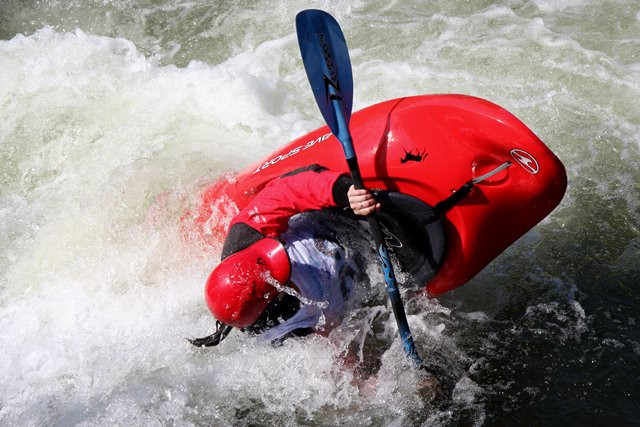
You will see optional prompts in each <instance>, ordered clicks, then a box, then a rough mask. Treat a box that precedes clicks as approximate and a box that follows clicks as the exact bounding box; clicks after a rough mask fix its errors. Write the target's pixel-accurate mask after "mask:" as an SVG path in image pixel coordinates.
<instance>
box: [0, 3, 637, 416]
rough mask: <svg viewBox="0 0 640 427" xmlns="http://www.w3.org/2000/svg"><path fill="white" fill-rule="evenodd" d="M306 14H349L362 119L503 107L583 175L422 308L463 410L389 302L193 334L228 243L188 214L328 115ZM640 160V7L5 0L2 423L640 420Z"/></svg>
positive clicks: (419, 327) (0, 6)
mask: <svg viewBox="0 0 640 427" xmlns="http://www.w3.org/2000/svg"><path fill="white" fill-rule="evenodd" d="M308 7H315V8H320V9H324V10H327V11H328V12H330V13H331V14H332V15H334V16H335V17H336V18H337V20H338V21H339V22H340V24H341V25H342V28H343V30H344V33H345V36H346V38H347V41H348V44H349V47H350V50H351V56H352V62H353V67H354V82H355V96H354V98H355V99H354V109H355V110H357V109H360V108H363V107H365V106H367V105H370V104H372V103H375V102H379V101H383V100H386V99H390V98H395V97H401V96H407V95H417V94H428V93H463V94H469V95H475V96H479V97H483V98H486V99H488V100H490V101H492V102H495V103H497V104H499V105H501V106H503V107H505V108H506V109H508V110H510V111H511V112H512V113H514V114H515V115H516V116H518V117H519V118H520V119H521V120H522V121H523V122H525V123H526V124H527V125H528V126H529V127H530V128H531V129H532V130H533V131H534V132H535V133H536V134H537V135H538V136H539V137H540V138H541V139H542V140H543V141H545V142H546V144H547V145H548V146H549V147H550V148H551V149H552V150H553V151H554V152H555V153H556V154H557V156H558V157H559V158H560V159H561V160H562V161H563V163H564V164H565V166H566V168H567V174H568V179H569V187H568V190H567V194H566V196H565V198H564V200H563V201H562V203H561V204H560V206H559V207H558V208H557V209H556V210H555V211H554V212H553V213H552V214H551V215H550V216H549V217H548V218H547V219H545V220H544V221H543V222H542V223H540V224H539V225H538V226H537V227H535V228H534V229H533V230H531V231H530V232H529V233H527V234H526V235H525V236H523V237H522V238H521V239H520V240H518V241H517V242H516V243H515V244H514V245H512V246H511V247H510V248H509V249H508V250H507V251H505V252H504V253H503V254H502V255H501V256H500V257H498V258H497V259H496V260H495V261H494V262H493V263H491V264H490V265H489V266H488V267H487V268H486V269H485V270H484V271H483V272H481V273H480V274H479V275H478V276H476V277H475V278H474V279H473V280H471V281H470V282H469V283H468V284H467V285H466V286H464V287H462V288H459V289H457V290H455V291H454V292H451V293H449V294H447V295H444V296H442V297H440V298H438V299H434V300H429V299H427V298H425V297H424V296H414V297H412V298H411V299H410V300H409V301H407V303H406V304H407V309H408V312H409V314H410V316H409V321H410V324H411V327H412V330H413V334H414V337H415V338H416V342H417V346H418V348H419V349H420V352H421V353H422V355H423V357H424V358H425V359H429V360H430V361H431V362H432V363H433V364H434V365H437V366H439V367H440V368H441V369H442V371H443V375H444V377H446V379H447V380H446V382H448V384H449V395H448V397H447V399H444V400H432V399H430V398H429V397H428V396H426V395H425V393H424V392H423V390H422V388H421V386H420V384H421V383H420V378H418V377H417V376H416V374H415V372H414V371H413V370H412V368H411V367H410V366H409V365H408V364H407V362H406V361H405V359H404V356H403V354H402V349H401V345H400V343H399V342H398V339H393V337H394V323H393V320H392V319H389V310H388V309H387V308H386V307H384V306H383V305H382V304H383V301H382V299H381V298H380V299H379V303H378V304H371V305H370V306H368V307H364V308H363V309H361V310H360V312H359V313H358V314H357V316H355V317H354V318H353V319H350V321H349V322H346V323H345V325H344V326H343V327H341V328H338V330H336V331H335V333H334V334H332V335H331V336H329V337H320V336H313V337H308V338H302V339H293V340H288V341H286V342H285V343H284V344H283V345H281V346H278V347H272V346H265V345H259V344H257V343H256V342H255V340H253V339H251V338H249V337H246V336H243V335H242V334H239V333H234V334H232V335H231V336H230V337H229V338H227V340H226V341H224V342H223V343H222V345H220V346H219V347H216V348H213V349H207V350H202V349H196V348H193V347H191V346H190V345H189V344H188V343H187V342H186V341H185V339H184V338H185V337H188V336H201V335H206V334H208V333H210V332H211V330H212V326H213V325H212V318H211V316H210V315H209V313H208V310H207V308H206V306H205V304H204V301H203V296H202V294H203V284H204V281H205V279H206V277H207V274H208V273H209V271H210V270H211V268H213V267H214V266H215V264H216V261H217V257H218V255H219V253H218V252H216V250H219V249H216V250H213V251H212V250H209V251H206V250H203V248H202V247H201V246H199V245H198V244H195V243H193V242H189V241H185V240H184V239H183V238H182V237H181V233H180V229H179V223H180V217H181V215H182V214H183V213H184V212H185V211H186V210H188V209H191V208H193V206H194V205H195V203H196V202H197V195H198V191H199V190H200V189H201V188H202V186H203V185H205V184H206V183H207V182H211V181H212V180H214V179H215V178H216V177H218V176H220V175H221V174H223V173H226V172H234V171H239V170H241V169H243V168H244V167H246V166H247V165H249V164H250V163H252V162H254V161H256V160H258V159H259V158H260V157H262V156H264V155H266V154H268V153H270V152H271V151H273V150H274V149H276V148H277V147H279V146H281V145H283V144H284V143H286V142H288V141H290V140H292V139H294V138H295V137H298V136H300V135H302V134H304V133H306V132H308V131H310V130H312V129H315V128H316V127H319V126H320V125H322V124H323V123H322V121H321V120H322V119H321V117H320V115H319V113H318V111H317V107H316V106H315V103H314V101H313V98H312V96H311V91H310V89H309V87H308V83H307V80H306V76H305V74H304V70H303V67H302V63H301V60H300V58H299V52H298V46H297V42H296V38H295V28H294V18H295V15H296V13H297V12H299V11H300V10H301V9H304V8H308ZM639 166H640V3H639V2H637V1H636V0H626V1H625V0H617V1H614V0H608V1H602V0H572V1H569V0H558V1H555V0H548V1H547V0H504V1H481V0H478V1H462V0H459V1H444V0H442V1H432V2H422V1H401V0H397V1H379V0H374V1H335V2H334V1H315V2H298V1H293V0H280V1H271V0H269V1H266V0H262V1H211V0H210V1H206V2H199V1H181V0H137V1H136V0H130V1H127V0H86V1H84V0H67V1H65V0H58V1H56V0H51V1H34V0H25V1H18V0H0V330H1V331H2V333H1V334H0V378H1V379H2V386H1V387H0V425H77V424H80V425H96V424H116V425H255V424H265V425H272V424H273V425H297V424H304V425H325V424H330V425H353V424H360V425H514V424H524V425H530V424H534V425H633V424H635V425H639V424H640V421H639V420H640V362H639V360H640V331H639V328H640V326H639V324H640V290H639V285H640V196H639V195H640V169H639ZM371 264H372V266H371V269H370V270H371V271H370V274H371V277H372V279H373V280H374V281H375V280H378V279H379V275H378V272H377V269H376V268H375V265H374V262H373V260H371ZM373 300H374V302H375V301H376V299H375V298H374V299H373ZM368 328H371V329H372V330H373V332H372V334H369V336H370V337H373V336H377V338H376V339H377V341H375V340H374V344H373V345H371V344H363V343H364V341H363V340H362V337H363V336H365V335H366V332H367V330H368ZM354 342H355V343H356V344H357V345H360V344H363V351H362V357H363V359H369V362H368V363H370V364H371V365H377V366H376V369H378V368H379V369H378V371H377V373H376V374H375V375H374V376H373V377H372V378H371V379H370V381H369V382H368V383H367V385H365V386H364V387H363V386H358V383H357V381H355V379H354V373H353V371H352V370H350V369H349V368H348V367H346V366H344V363H342V362H341V360H342V358H341V354H342V352H343V350H344V347H345V346H347V345H349V343H354Z"/></svg>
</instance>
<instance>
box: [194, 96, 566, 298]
mask: <svg viewBox="0 0 640 427" xmlns="http://www.w3.org/2000/svg"><path fill="white" fill-rule="evenodd" d="M350 129H351V134H352V137H353V142H354V147H355V151H356V154H357V157H358V160H359V163H360V169H361V172H362V177H363V180H364V183H365V185H366V186H367V188H370V189H379V190H386V191H390V192H398V193H402V194H405V195H408V196H411V197H412V198H416V199H419V200H420V201H422V202H423V203H424V204H426V205H428V206H436V205H438V203H439V202H442V201H444V200H446V199H448V198H449V197H450V196H451V195H452V194H453V193H454V192H455V191H456V190H458V189H460V187H461V186H462V185H463V184H465V183H466V182H468V181H470V180H472V179H474V178H478V177H480V176H482V175H484V174H486V173H488V172H491V171H494V170H495V169H496V168H498V167H499V166H501V165H504V164H505V163H507V162H509V166H508V167H506V169H504V170H502V171H500V172H498V173H497V174H495V175H493V176H491V177H490V178H488V179H486V180H484V181H482V182H479V183H477V184H476V185H475V186H474V187H473V189H472V190H471V192H470V193H469V195H468V196H466V197H464V198H462V200H460V201H459V202H458V203H456V204H454V205H453V206H451V207H449V208H448V209H446V210H444V211H441V212H438V214H439V219H440V220H441V222H442V227H443V230H444V234H445V238H446V249H445V251H444V257H443V259H442V262H441V263H440V265H439V268H438V269H437V272H435V274H434V275H433V277H430V278H429V280H428V281H427V282H426V283H424V285H425V286H426V289H427V290H428V292H429V293H430V294H433V295H437V294H441V293H443V292H446V291H448V290H451V289H454V288H456V287H458V286H460V285H462V284H464V283H466V282H467V281H468V280H469V279H471V278H472V277H473V276H474V275H476V274H477V273H478V272H479V271H480V270H481V269H482V268H484V267H485V266H486V265H487V264H488V263H489V262H491V261H492V260H493V259H494V258H495V257H496V256H498V255H499V254H500V253H501V252H502V251H504V250H505V249H506V248H507V247H508V246H509V245H510V244H512V243H513V242H514V241H515V240H516V239H518V238H519V237H520V236H522V235H523V234H524V233H526V232H527V231H528V230H530V229H531V228H532V227H533V226H535V225H536V224H537V223H538V222H540V221H541V220H542V219H543V218H544V217H546V216H547V215H548V214H549V213H550V212H551V211H552V210H553V209H554V208H555V207H556V206H557V205H558V203H560V201H561V199H562V197H563V195H564V192H565V190H566V185H567V177H566V172H565V169H564V166H563V165H562V163H561V162H560V160H559V159H558V158H557V157H556V156H555V155H554V154H553V153H552V152H551V150H549V148H548V147H547V146H546V145H545V144H544V143H543V142H542V141H541V140H540V139H539V138H538V137H537V136H536V135H535V134H534V133H533V132H532V131H531V130H529V129H528V128H527V127H526V126H525V125H524V124H523V123H522V122H521V121H520V120H518V119H517V118H516V117H515V116H513V115H512V114H511V113H509V112H508V111H507V110H505V109H503V108H501V107H499V106H497V105H495V104H493V103H491V102H489V101H486V100H483V99H480V98H474V97H470V96H464V95H425V96H415V97H408V98H400V99H394V100H390V101H385V102H382V103H379V104H376V105H373V106H370V107H368V108H365V109H363V110H361V111H358V112H356V113H354V114H353V115H352V117H351V124H350ZM313 163H318V164H321V165H323V166H325V167H327V168H329V169H331V170H335V171H343V172H345V173H348V168H347V165H346V161H345V159H344V155H343V152H342V147H341V145H340V143H339V141H338V140H337V139H336V138H335V137H334V136H333V135H332V134H331V133H330V131H329V129H328V128H327V127H326V126H324V127H321V128H319V129H317V130H315V131H313V132H310V133H309V134H307V135H305V136H302V137H300V138H298V139H296V140H294V141H292V142H291V143H289V144H287V145H285V146H284V147H282V148H281V149H279V150H277V151H276V152H274V153H272V154H270V155H269V156H267V157H266V158H264V159H261V160H259V161H257V162H256V163H254V164H253V165H251V166H249V167H248V168H246V169H245V170H243V171H242V172H240V173H238V174H237V175H235V176H228V177H225V178H224V179H221V180H219V181H218V182H216V183H214V184H213V185H212V186H210V187H209V188H207V189H206V190H205V191H204V193H203V195H202V204H201V206H200V208H199V210H198V212H197V214H196V216H195V223H196V225H198V226H200V227H202V228H203V229H204V230H205V233H207V234H209V235H210V236H215V237H216V238H221V237H222V236H224V235H225V233H226V231H227V230H226V228H227V226H228V222H229V221H230V219H231V217H232V216H233V215H234V214H235V213H236V212H237V211H238V210H239V209H242V208H243V207H244V206H246V204H247V203H248V201H249V200H251V198H252V197H253V196H254V195H255V194H256V193H257V192H259V191H260V190H261V189H262V188H263V187H264V185H265V184H266V183H267V182H269V181H270V180H272V179H274V178H276V177H278V176H280V175H282V174H284V173H286V172H288V171H291V170H293V169H296V168H299V167H301V166H305V165H309V164H313ZM383 209H384V207H383Z"/></svg>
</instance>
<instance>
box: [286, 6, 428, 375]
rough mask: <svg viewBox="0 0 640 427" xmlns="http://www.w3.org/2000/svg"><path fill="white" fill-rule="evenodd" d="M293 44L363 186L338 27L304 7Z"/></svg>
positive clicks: (373, 221) (387, 276)
mask: <svg viewBox="0 0 640 427" xmlns="http://www.w3.org/2000/svg"><path fill="white" fill-rule="evenodd" d="M296 29H297V32H298V43H299V44H300V52H301V54H302V62H303V63H304V68H305V70H306V72H307V77H308V78H309V83H310V84H311V89H312V90H313V96H314V97H315V98H316V102H317V103H318V107H319V108H320V112H321V113H322V116H323V117H324V120H325V121H326V122H327V125H328V126H329V129H331V132H333V134H334V135H335V136H336V137H337V138H338V140H339V141H340V143H341V144H342V148H343V150H344V155H345V158H346V159H347V165H348V166H349V171H350V172H351V177H352V178H353V182H354V187H355V188H356V189H363V188H365V187H364V183H363V181H362V175H361V174H360V167H359V166H358V159H357V157H356V152H355V150H354V148H353V141H352V139H351V133H350V132H349V121H350V119H351V107H352V104H353V77H352V75H351V60H350V59H349V50H348V49H347V43H346V41H345V39H344V35H343V34H342V30H341V29H340V26H339V25H338V23H337V22H336V20H335V19H333V17H332V16H331V15H329V14H328V13H326V12H323V11H321V10H314V9H309V10H303V11H302V12H300V13H299V14H298V16H296ZM367 221H368V222H369V227H370V228H371V232H372V233H373V237H374V239H375V242H376V247H377V252H378V257H379V259H380V263H381V264H382V270H383V272H384V280H385V282H386V284H387V293H388V295H389V300H390V301H391V306H392V307H393V314H394V316H395V318H396V323H397V324H398V331H399V333H400V337H401V338H402V344H403V346H404V350H405V352H406V353H407V356H409V357H410V358H411V360H413V361H414V362H415V363H416V364H418V365H421V364H422V359H420V356H419V355H418V351H417V350H416V346H415V344H414V342H413V337H412V336H411V331H410V330H409V324H408V323H407V316H406V314H405V312H404V306H403V305H402V299H401V298H400V291H399V290H398V284H397V283H396V276H395V274H394V272H393V266H392V264H391V260H390V259H389V253H388V251H387V245H386V243H385V240H384V236H383V234H382V230H381V229H380V224H379V223H378V218H377V217H376V215H375V214H372V215H369V216H368V217H367Z"/></svg>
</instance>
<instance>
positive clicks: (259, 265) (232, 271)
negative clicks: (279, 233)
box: [205, 238, 291, 328]
mask: <svg viewBox="0 0 640 427" xmlns="http://www.w3.org/2000/svg"><path fill="white" fill-rule="evenodd" d="M290 274H291V264H290V262H289V256H288V255H287V252H286V250H285V249H284V246H282V243H280V242H279V241H277V240H275V239H271V238H264V239H261V240H258V241H257V242H256V243H254V244H252V245H251V246H249V247H248V248H246V249H243V250H241V251H240V252H237V253H235V254H233V255H231V256H229V257H228V258H225V259H224V261H222V262H221V263H220V265H218V266H217V267H216V268H215V269H214V270H213V271H212V272H211V275H210V276H209V279H208V280H207V285H206V287H205V300H206V301H207V306H209V310H211V313H212V314H213V316H214V317H215V318H216V319H218V320H219V321H220V322H222V323H224V324H226V325H230V326H235V327H237V328H244V327H247V326H251V325H252V324H254V323H255V322H256V320H258V317H260V314H261V313H262V311H263V310H264V309H265V308H266V307H267V305H268V304H269V302H271V300H272V299H274V298H275V297H276V295H278V294H279V291H278V290H277V289H276V288H275V287H274V286H273V285H271V284H269V283H268V282H267V279H268V277H269V276H271V277H272V278H274V279H275V280H277V281H278V282H279V283H280V284H282V285H285V284H286V283H287V282H288V281H289V276H290Z"/></svg>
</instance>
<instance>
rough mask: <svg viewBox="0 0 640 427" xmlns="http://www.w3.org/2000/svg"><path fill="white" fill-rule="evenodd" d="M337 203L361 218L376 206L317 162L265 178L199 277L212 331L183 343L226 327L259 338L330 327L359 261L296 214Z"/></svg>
mask: <svg viewBox="0 0 640 427" xmlns="http://www.w3.org/2000/svg"><path fill="white" fill-rule="evenodd" d="M340 207H342V208H344V209H348V208H350V209H351V210H352V211H353V212H354V213H355V214H356V215H362V216H366V215H369V214H371V213H373V211H374V210H376V209H379V207H380V204H379V203H377V202H376V200H375V199H374V197H373V196H372V195H371V193H370V192H369V191H367V190H356V189H355V188H354V187H353V181H352V179H351V178H350V177H349V176H348V175H344V174H342V173H337V172H333V171H330V170H328V169H327V168H325V167H322V166H320V165H311V166H307V167H304V168H300V169H296V170H294V171H291V172H289V173H286V174H284V175H282V176H281V177H279V178H276V179H274V180H272V181H270V182H269V183H268V184H267V185H266V186H265V187H264V188H263V189H262V190H261V191H260V192H259V193H258V194H257V195H256V196H255V197H254V198H253V199H252V200H251V202H250V203H249V204H248V205H247V206H246V207H244V208H243V209H242V210H241V211H240V212H239V213H238V214H237V215H236V216H235V217H234V218H233V220H232V221H231V223H230V226H229V232H228V234H227V237H226V239H225V241H224V245H223V248H222V254H221V263H220V264H219V265H218V266H217V267H216V268H215V269H214V270H213V272H212V273H211V275H210V276H209V278H208V280H207V283H206V287H205V299H206V303H207V305H208V307H209V310H210V311H211V313H212V314H213V316H214V317H215V318H216V320H217V327H216V332H215V333H214V334H212V335H210V336H208V337H204V338H198V339H194V340H190V341H191V343H192V344H194V345H196V346H212V345H217V344H218V343H219V342H220V341H221V340H222V339H223V338H224V337H225V336H226V335H227V334H228V333H229V332H230V331H231V329H232V328H234V327H235V328H240V329H243V330H248V331H250V332H254V333H259V334H260V336H261V338H262V339H264V340H267V341H275V340H279V339H283V338H285V337H287V336H290V335H295V336H299V335H305V334H307V333H310V332H313V331H317V332H325V333H326V332H328V331H329V330H331V328H332V327H334V326H335V325H336V324H337V323H338V322H339V321H340V320H341V318H342V317H343V315H344V314H345V312H346V310H347V308H348V305H349V303H350V301H351V300H352V296H353V292H352V290H353V289H354V286H355V283H354V281H355V282H357V281H358V280H366V275H365V274H364V259H363V257H362V256H361V255H360V254H358V253H354V252H353V251H349V250H348V249H347V248H345V247H343V246H342V245H341V244H340V243H339V242H338V241H337V239H332V238H331V237H330V236H329V234H327V232H326V230H323V229H322V225H321V224H318V223H317V222H316V221H313V220H312V219H309V218H308V217H307V216H305V215H298V214H302V213H305V212H309V211H315V210H320V209H325V208H340Z"/></svg>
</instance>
